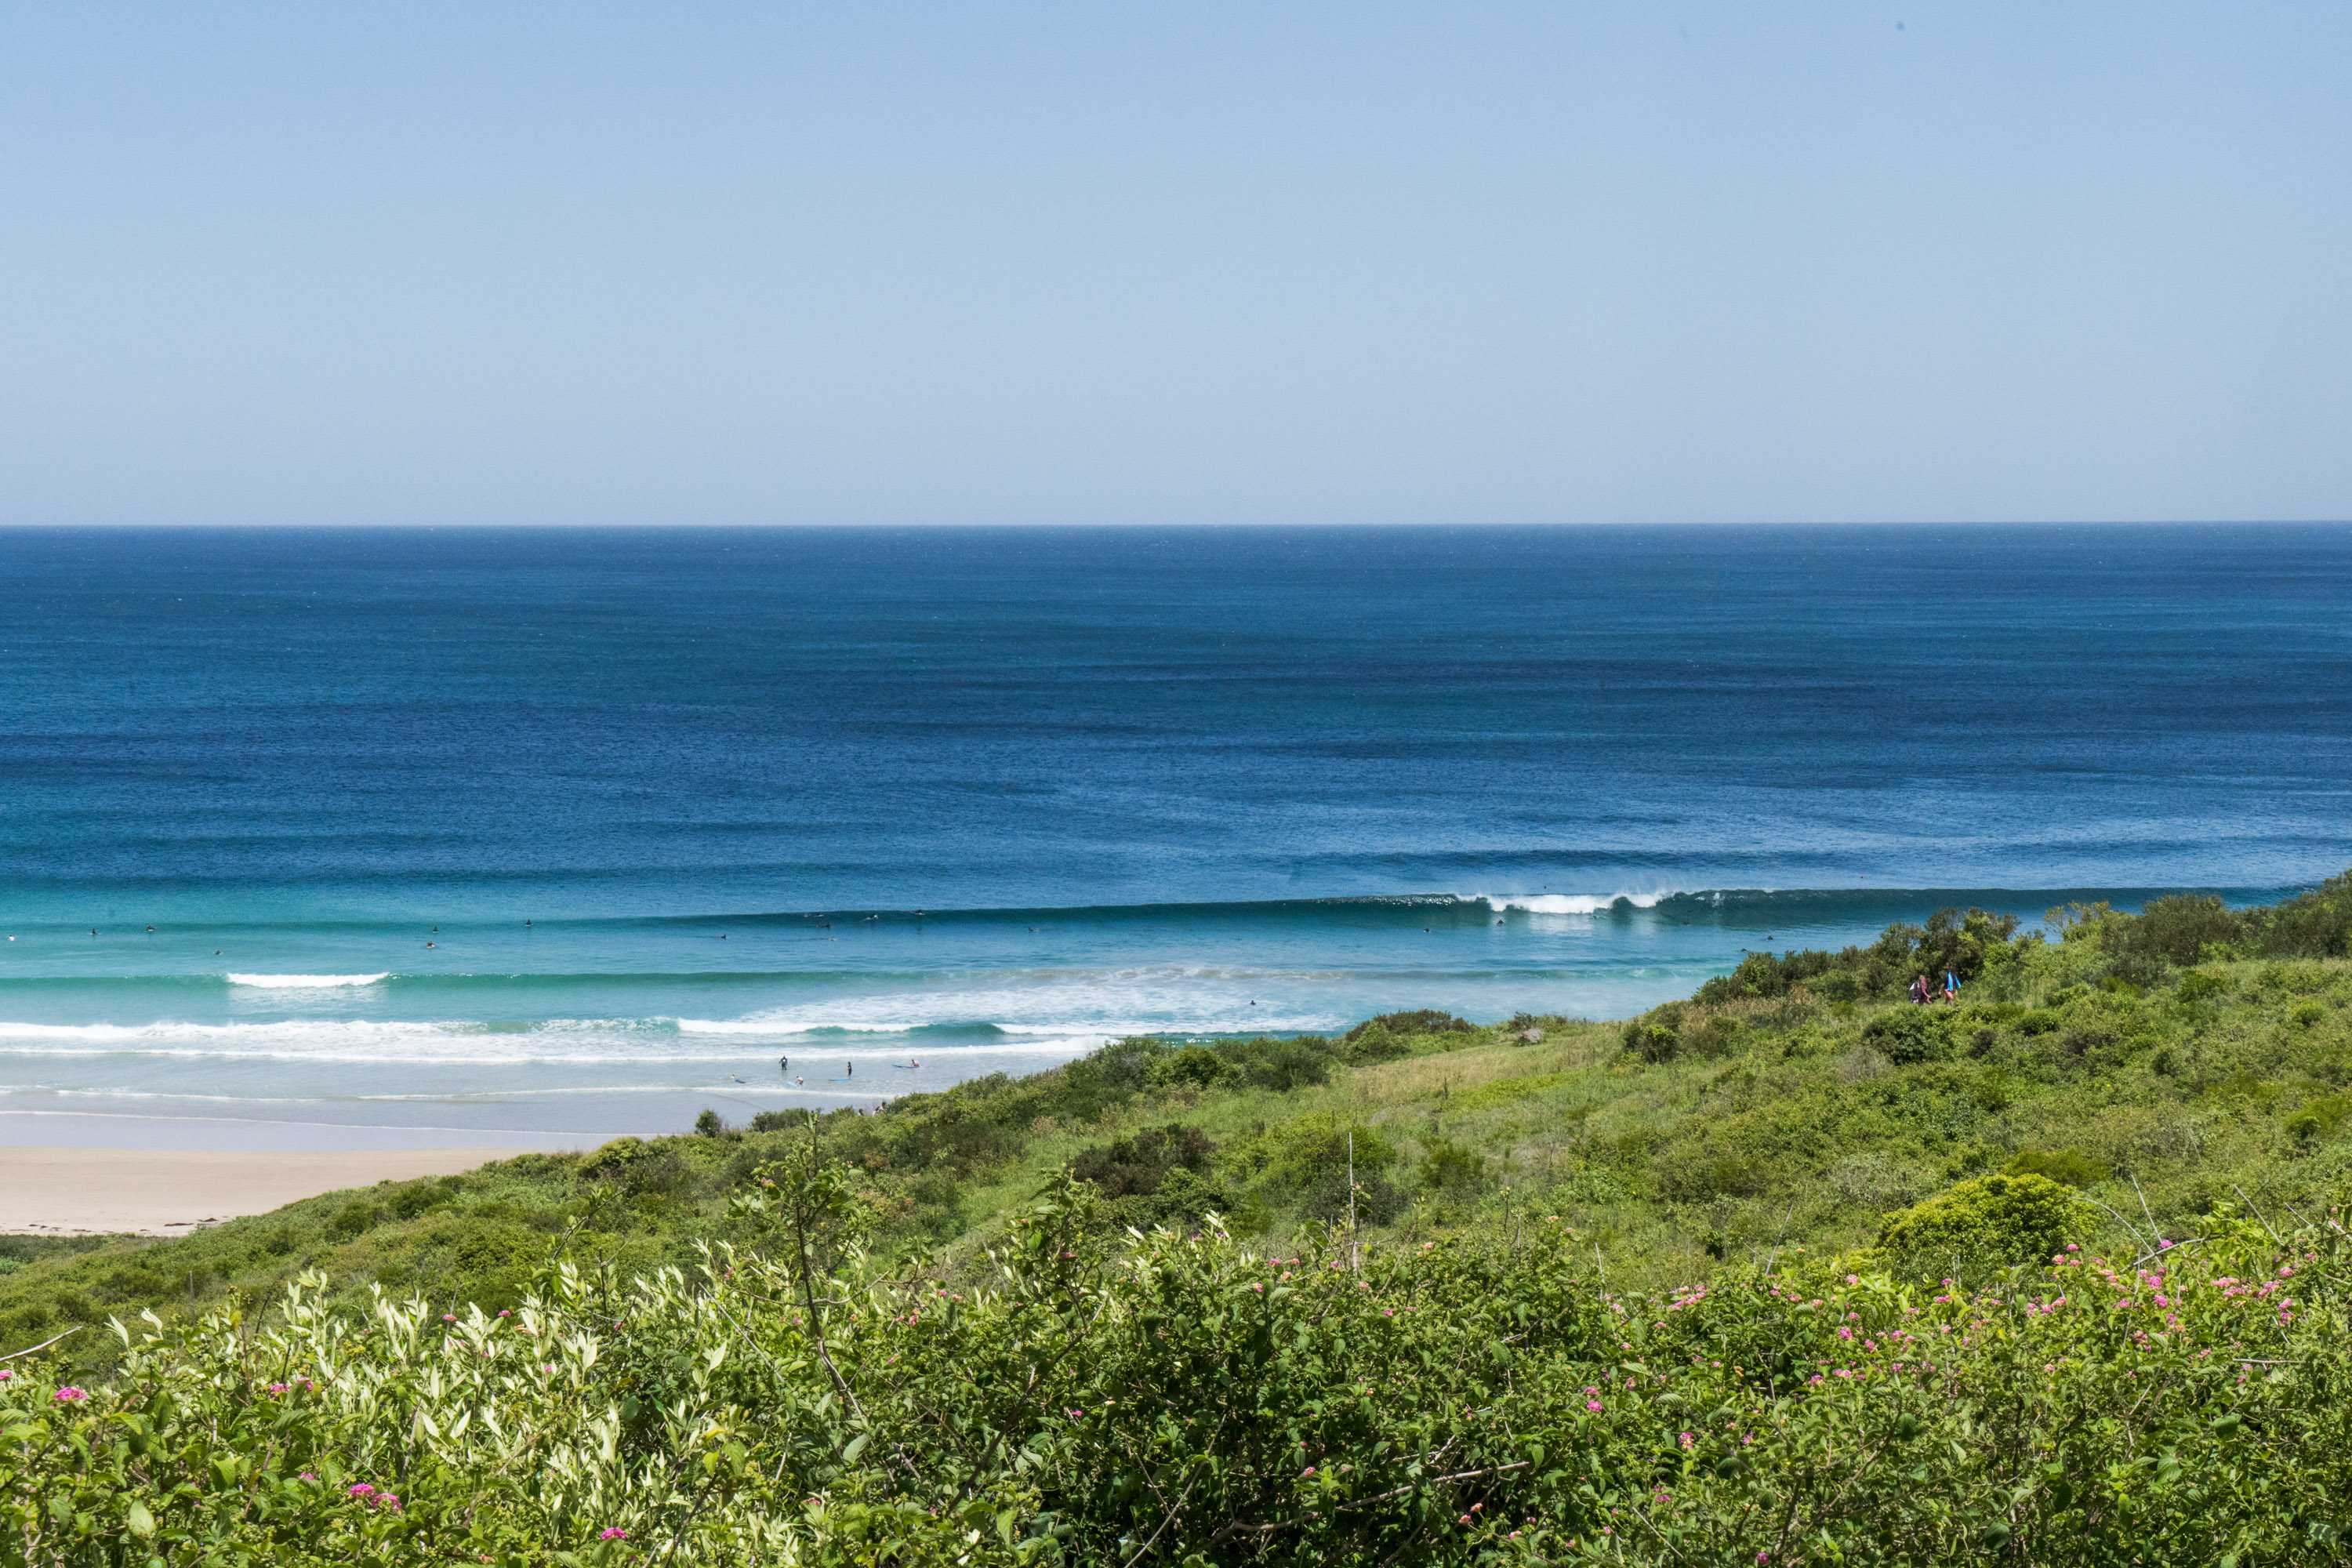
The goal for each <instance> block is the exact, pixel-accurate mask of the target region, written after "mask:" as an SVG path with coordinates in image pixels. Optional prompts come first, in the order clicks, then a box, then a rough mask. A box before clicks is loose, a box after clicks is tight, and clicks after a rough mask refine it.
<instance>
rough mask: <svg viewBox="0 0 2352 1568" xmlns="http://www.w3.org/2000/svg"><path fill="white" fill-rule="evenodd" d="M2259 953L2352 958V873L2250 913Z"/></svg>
mask: <svg viewBox="0 0 2352 1568" xmlns="http://www.w3.org/2000/svg"><path fill="white" fill-rule="evenodd" d="M2246 921H2247V925H2248V927H2249V930H2250V933H2251V936H2252V945H2253V948H2254V950H2255V951H2256V952H2260V953H2262V954H2263V955H2264V956H2265V957H2271V958H2352V871H2347V872H2345V873H2344V874H2343V875H2341V876H2337V877H2330V878H2329V879H2327V880H2326V881H2325V882H2322V883H2321V884H2320V885H2319V886H2318V887H2316V888H2315V889H2312V890H2311V891H2310V892H2308V893H2305V894H2302V895H2301V896H2299V897H2296V898H2292V899H2288V900H2285V901H2284V902H2283V903H2277V904H2273V905H2272V906H2270V907H2269V908H2268V909H2263V910H2249V911H2248V912H2247V917H2246Z"/></svg>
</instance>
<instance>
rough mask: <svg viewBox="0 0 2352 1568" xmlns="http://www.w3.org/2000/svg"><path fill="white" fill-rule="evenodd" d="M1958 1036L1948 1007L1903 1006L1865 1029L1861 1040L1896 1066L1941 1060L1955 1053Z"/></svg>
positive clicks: (1876, 1019)
mask: <svg viewBox="0 0 2352 1568" xmlns="http://www.w3.org/2000/svg"><path fill="white" fill-rule="evenodd" d="M1957 1033H1958V1029H1957V1027H1956V1023H1955V1016H1954V1014H1953V1012H1952V1010H1951V1009H1950V1008H1948V1007H1946V1006H1942V1005H1936V1006H1932V1007H1908V1006H1906V1007H1900V1008H1897V1009H1895V1011H1893V1012H1889V1013H1882V1014H1880V1015H1879V1016H1877V1017H1875V1018H1873V1019H1872V1020H1871V1021H1870V1022H1869V1023H1868V1024H1866V1025H1864V1026H1863V1031H1862V1037H1863V1039H1864V1041H1866V1042H1867V1043H1869V1044H1870V1045H1872V1046H1874V1047H1877V1048H1878V1049H1879V1050H1880V1051H1881V1052H1883V1053H1885V1057H1886V1059H1887V1060H1888V1061H1891V1062H1894V1063H1895V1064H1896V1065H1897V1066H1902V1065H1906V1064H1907V1063H1911V1062H1930V1061H1942V1060H1944V1059H1945V1058H1948V1057H1950V1056H1951V1055H1952V1054H1953V1048H1954V1047H1953V1041H1954V1037H1955V1036H1956V1035H1957Z"/></svg>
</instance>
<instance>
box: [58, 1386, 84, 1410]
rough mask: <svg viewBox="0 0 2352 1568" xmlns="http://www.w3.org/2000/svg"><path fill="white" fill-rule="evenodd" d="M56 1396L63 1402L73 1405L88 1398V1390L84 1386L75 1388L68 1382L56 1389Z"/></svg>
mask: <svg viewBox="0 0 2352 1568" xmlns="http://www.w3.org/2000/svg"><path fill="white" fill-rule="evenodd" d="M56 1397H57V1398H58V1399H59V1400H61V1401H62V1402H64V1403H65V1404H68V1405H73V1404H76V1403H79V1401H81V1400H84V1399H88V1398H89V1390H88V1389H86V1388H76V1387H75V1386H74V1385H73V1384H70V1383H68V1384H66V1385H65V1386H64V1387H63V1388H60V1389H58V1392H57V1394H56Z"/></svg>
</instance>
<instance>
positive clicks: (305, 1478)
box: [294, 1470, 319, 1481]
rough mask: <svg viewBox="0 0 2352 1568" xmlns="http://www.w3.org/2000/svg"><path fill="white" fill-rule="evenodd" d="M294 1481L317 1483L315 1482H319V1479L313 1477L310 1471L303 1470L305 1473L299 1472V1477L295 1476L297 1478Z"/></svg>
mask: <svg viewBox="0 0 2352 1568" xmlns="http://www.w3.org/2000/svg"><path fill="white" fill-rule="evenodd" d="M294 1479H296V1480H298V1481H315V1480H317V1479H319V1478H318V1477H316V1476H314V1475H312V1474H311V1473H310V1471H308V1470H303V1471H301V1472H299V1474H297V1475H296V1476H295V1478H294Z"/></svg>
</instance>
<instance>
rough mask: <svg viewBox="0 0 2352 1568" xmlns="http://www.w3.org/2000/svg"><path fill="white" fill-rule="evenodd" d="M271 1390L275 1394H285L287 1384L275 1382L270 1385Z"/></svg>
mask: <svg viewBox="0 0 2352 1568" xmlns="http://www.w3.org/2000/svg"><path fill="white" fill-rule="evenodd" d="M269 1392H270V1394H273V1395H276V1394H283V1393H285V1392H286V1385H285V1384H282V1383H273V1384H270V1385H269Z"/></svg>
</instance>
